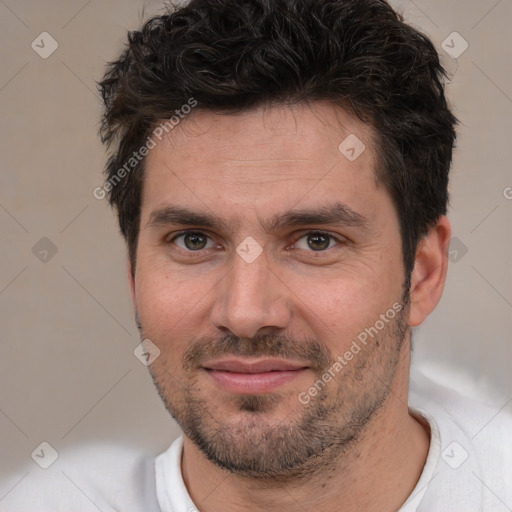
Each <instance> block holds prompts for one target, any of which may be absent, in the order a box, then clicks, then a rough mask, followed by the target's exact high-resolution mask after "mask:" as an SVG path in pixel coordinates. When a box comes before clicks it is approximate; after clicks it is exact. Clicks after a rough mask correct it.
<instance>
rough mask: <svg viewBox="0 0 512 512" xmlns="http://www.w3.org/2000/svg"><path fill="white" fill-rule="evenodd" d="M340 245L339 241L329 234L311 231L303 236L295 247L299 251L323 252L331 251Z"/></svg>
mask: <svg viewBox="0 0 512 512" xmlns="http://www.w3.org/2000/svg"><path fill="white" fill-rule="evenodd" d="M339 243H340V242H339V240H337V239H336V238H335V237H334V236H332V235H330V234H329V233H323V232H321V231H310V232H309V233H306V234H305V235H303V236H301V237H300V238H299V239H298V240H297V242H295V244H294V245H295V247H296V248H297V249H302V250H304V251H315V252H321V251H325V250H327V249H331V248H332V247H334V246H335V245H338V244H339Z"/></svg>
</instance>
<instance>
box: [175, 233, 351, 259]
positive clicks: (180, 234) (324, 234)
mask: <svg viewBox="0 0 512 512" xmlns="http://www.w3.org/2000/svg"><path fill="white" fill-rule="evenodd" d="M190 234H194V235H201V236H206V237H207V238H208V239H210V240H211V237H210V236H209V235H207V234H206V233H204V232H203V231H195V230H188V231H181V232H179V233H177V234H175V235H174V236H173V237H172V238H170V239H168V240H167V243H172V244H175V241H176V239H177V238H180V237H183V236H185V235H190ZM309 235H323V236H326V237H328V238H329V239H331V240H334V241H335V242H337V243H336V245H335V246H333V247H328V248H327V249H324V250H321V251H314V250H306V249H299V250H302V251H305V252H310V253H312V254H322V253H327V252H328V251H330V250H332V249H333V248H334V247H337V246H338V245H342V244H343V243H346V240H344V239H342V238H343V237H340V238H338V237H336V236H334V235H332V234H331V233H328V232H326V231H319V230H310V231H306V232H303V233H301V234H300V236H299V237H298V238H296V239H295V241H294V242H293V243H292V245H295V244H296V243H297V242H298V241H299V240H301V239H302V238H305V237H307V236H309ZM329 245H330V244H329ZM178 249H179V250H181V251H184V252H186V253H187V254H194V253H197V254H198V255H200V254H201V253H202V252H203V251H204V250H206V249H199V250H197V251H192V250H190V249H183V248H182V247H178ZM210 249H211V248H210Z"/></svg>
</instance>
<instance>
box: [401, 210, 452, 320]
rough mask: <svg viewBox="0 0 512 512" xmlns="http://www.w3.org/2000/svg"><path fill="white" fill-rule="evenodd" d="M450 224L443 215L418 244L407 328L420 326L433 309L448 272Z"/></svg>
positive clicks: (441, 291) (439, 296)
mask: <svg viewBox="0 0 512 512" xmlns="http://www.w3.org/2000/svg"><path fill="white" fill-rule="evenodd" d="M450 237H451V228H450V222H449V221H448V219H447V218H446V217H445V216H444V215H443V216H441V217H439V220H438V221H437V224H436V225H435V226H433V227H432V228H430V230H429V231H428V233H427V234H426V235H425V236H424V237H423V238H422V239H421V240H420V242H419V244H418V247H417V249H416V259H415V263H414V269H413V271H412V275H411V292H410V297H411V308H410V313H409V325H410V326H411V327H416V326H417V325H420V324H421V323H422V322H423V321H424V320H425V318H427V316H428V315H429V314H430V313H432V311H433V310H434V308H435V307H436V306H437V304H438V302H439V300H440V299H441V295H442V293H443V289H444V284H445V281H446V273H447V271H448V248H449V245H450Z"/></svg>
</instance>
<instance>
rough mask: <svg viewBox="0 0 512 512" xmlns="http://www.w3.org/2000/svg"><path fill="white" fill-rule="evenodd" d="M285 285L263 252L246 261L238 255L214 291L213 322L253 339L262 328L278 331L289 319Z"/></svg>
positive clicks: (220, 328)
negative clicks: (249, 261) (255, 257)
mask: <svg viewBox="0 0 512 512" xmlns="http://www.w3.org/2000/svg"><path fill="white" fill-rule="evenodd" d="M286 291H287V288H286V286H285V285H284V284H283V282H282V281H281V280H280V278H279V276H278V275H277V273H276V271H275V270H271V269H270V268H269V266H268V264H267V260H266V258H265V257H264V254H261V255H260V256H259V257H258V258H257V259H256V260H255V261H253V262H252V263H247V262H246V261H244V260H243V259H242V258H241V257H239V255H238V254H235V255H234V261H233V264H232V267H231V269H230V271H229V272H228V273H227V274H226V276H225V277H224V279H222V280H221V282H220V283H219V286H218V288H217V290H216V297H215V304H214V306H213V308H212V313H211V321H212V324H213V325H214V326H215V327H216V328H217V329H219V330H221V331H223V332H227V331H230V332H231V333H233V334H234V335H236V336H238V337H240V338H249V339H250V338H253V337H254V336H256V335H257V334H258V331H260V330H261V329H265V330H266V329H269V328H270V329H274V330H281V329H284V328H286V327H287V326H288V323H289V321H290V317H291V314H290V304H289V301H288V298H287V294H286Z"/></svg>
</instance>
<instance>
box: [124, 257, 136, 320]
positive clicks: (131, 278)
mask: <svg viewBox="0 0 512 512" xmlns="http://www.w3.org/2000/svg"><path fill="white" fill-rule="evenodd" d="M126 271H127V273H128V284H129V285H130V296H131V298H132V304H133V308H134V309H135V311H137V306H136V303H135V278H134V275H133V273H132V264H131V262H130V258H129V257H128V258H126Z"/></svg>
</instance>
